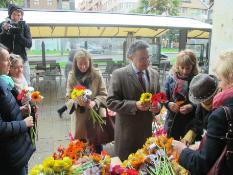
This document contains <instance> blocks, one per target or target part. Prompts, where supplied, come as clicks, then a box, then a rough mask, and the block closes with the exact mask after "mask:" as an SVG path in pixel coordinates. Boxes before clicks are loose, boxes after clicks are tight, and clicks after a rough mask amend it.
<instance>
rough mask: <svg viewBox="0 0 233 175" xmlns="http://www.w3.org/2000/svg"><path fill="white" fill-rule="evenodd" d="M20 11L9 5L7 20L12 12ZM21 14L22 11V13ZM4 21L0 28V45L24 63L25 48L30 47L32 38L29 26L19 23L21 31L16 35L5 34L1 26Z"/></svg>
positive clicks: (18, 8) (25, 59) (16, 7)
mask: <svg viewBox="0 0 233 175" xmlns="http://www.w3.org/2000/svg"><path fill="white" fill-rule="evenodd" d="M15 10H21V11H22V9H21V8H20V7H18V6H16V5H14V4H10V5H9V7H8V14H9V19H10V16H11V14H12V13H13V11H15ZM22 13H23V11H22ZM5 22H6V21H4V22H2V23H1V27H0V43H2V44H4V45H5V46H6V47H7V48H8V49H9V52H10V53H14V54H17V55H20V56H21V57H22V58H23V60H24V61H27V60H28V58H27V53H26V48H31V47H32V37H31V32H30V29H29V26H28V25H27V24H26V23H25V22H24V21H23V22H22V23H21V26H22V30H20V31H19V32H16V33H11V32H10V33H7V32H6V31H4V30H3V28H2V25H3V23H5Z"/></svg>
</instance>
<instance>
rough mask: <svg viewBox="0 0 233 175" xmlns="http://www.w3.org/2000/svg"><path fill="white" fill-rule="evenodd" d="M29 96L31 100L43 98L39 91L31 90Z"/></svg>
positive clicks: (37, 100)
mask: <svg viewBox="0 0 233 175" xmlns="http://www.w3.org/2000/svg"><path fill="white" fill-rule="evenodd" d="M31 98H32V102H41V100H42V99H43V97H42V96H41V95H40V92H39V91H34V92H32V95H31Z"/></svg>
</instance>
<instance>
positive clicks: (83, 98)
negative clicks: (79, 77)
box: [71, 85, 106, 128]
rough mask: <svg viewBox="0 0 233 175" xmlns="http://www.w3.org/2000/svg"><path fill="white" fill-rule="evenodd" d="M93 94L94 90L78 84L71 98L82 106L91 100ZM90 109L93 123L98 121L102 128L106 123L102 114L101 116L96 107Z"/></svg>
mask: <svg viewBox="0 0 233 175" xmlns="http://www.w3.org/2000/svg"><path fill="white" fill-rule="evenodd" d="M91 95H92V91H91V90H90V89H87V88H86V87H84V86H80V85H78V86H75V87H74V89H73V90H72V92H71V99H73V100H75V101H77V103H78V105H80V106H86V105H87V104H88V103H89V102H90V97H91ZM88 110H89V112H90V116H91V120H92V122H93V125H94V124H95V123H96V122H97V124H98V125H99V126H100V127H101V128H102V125H103V124H106V123H105V121H104V120H103V118H102V116H100V115H99V114H98V112H96V110H95V109H94V108H89V109H88Z"/></svg>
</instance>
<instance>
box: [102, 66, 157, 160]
mask: <svg viewBox="0 0 233 175" xmlns="http://www.w3.org/2000/svg"><path fill="white" fill-rule="evenodd" d="M147 72H148V78H149V88H148V90H147V92H151V93H156V92H158V91H159V74H158V72H157V71H155V70H153V69H151V68H148V71H147ZM143 92H144V90H143V88H142V86H141V84H140V82H139V80H138V77H137V75H136V74H135V72H134V70H133V67H132V65H131V64H130V65H128V66H126V67H123V68H120V69H117V70H115V71H114V72H113V74H112V78H111V83H110V88H109V94H108V98H107V106H108V108H109V109H111V110H113V111H115V112H116V113H117V116H116V123H115V153H116V154H117V156H119V157H120V159H121V160H125V159H127V157H128V156H129V154H130V153H134V152H136V151H137V149H139V148H141V147H142V146H143V144H144V143H145V141H146V139H147V138H148V137H150V136H151V135H152V113H151V112H149V111H148V112H142V111H137V108H136V101H138V100H139V99H140V96H141V94H142V93H143Z"/></svg>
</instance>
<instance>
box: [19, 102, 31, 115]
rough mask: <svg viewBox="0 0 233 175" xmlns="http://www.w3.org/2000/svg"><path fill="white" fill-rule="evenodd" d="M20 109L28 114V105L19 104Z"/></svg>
mask: <svg viewBox="0 0 233 175" xmlns="http://www.w3.org/2000/svg"><path fill="white" fill-rule="evenodd" d="M20 111H21V112H22V113H23V114H29V112H30V108H29V106H28V105H27V104H26V105H23V106H20Z"/></svg>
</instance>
